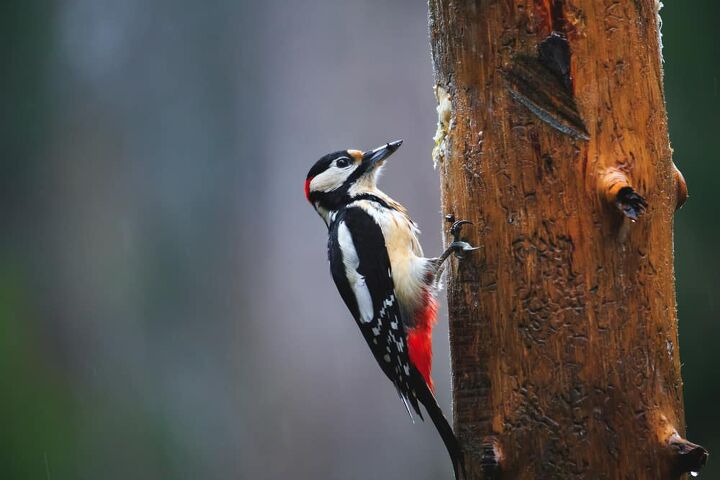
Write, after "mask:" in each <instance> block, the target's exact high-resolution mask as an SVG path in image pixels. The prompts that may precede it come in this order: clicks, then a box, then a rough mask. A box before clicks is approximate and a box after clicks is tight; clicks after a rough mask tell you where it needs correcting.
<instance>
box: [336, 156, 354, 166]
mask: <svg viewBox="0 0 720 480" xmlns="http://www.w3.org/2000/svg"><path fill="white" fill-rule="evenodd" d="M335 165H336V166H337V167H338V168H345V167H347V166H348V165H350V159H348V158H346V157H341V158H338V159H337V162H335Z"/></svg>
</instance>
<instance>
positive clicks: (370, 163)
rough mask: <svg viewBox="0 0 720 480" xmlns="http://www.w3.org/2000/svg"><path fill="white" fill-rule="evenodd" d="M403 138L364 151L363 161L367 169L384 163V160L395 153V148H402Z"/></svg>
mask: <svg viewBox="0 0 720 480" xmlns="http://www.w3.org/2000/svg"><path fill="white" fill-rule="evenodd" d="M402 143H403V141H402V140H395V141H394V142H390V143H386V144H385V145H383V146H382V147H378V148H376V149H375V150H369V151H367V152H364V153H363V156H362V162H363V164H365V165H367V167H366V171H371V170H374V169H375V167H377V166H380V165H382V163H383V160H385V159H386V158H387V157H389V156H390V155H392V154H393V153H395V150H397V149H398V148H400V145H402Z"/></svg>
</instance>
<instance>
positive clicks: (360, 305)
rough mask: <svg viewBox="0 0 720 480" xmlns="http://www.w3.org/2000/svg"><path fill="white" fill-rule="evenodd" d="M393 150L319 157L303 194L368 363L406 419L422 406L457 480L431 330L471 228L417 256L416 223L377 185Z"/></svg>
mask: <svg viewBox="0 0 720 480" xmlns="http://www.w3.org/2000/svg"><path fill="white" fill-rule="evenodd" d="M400 145H402V140H396V141H393V142H388V143H386V144H385V145H383V146H381V147H378V148H375V149H373V150H368V151H364V152H363V151H360V150H354V149H348V150H340V151H336V152H333V153H329V154H327V155H325V156H323V157H322V158H320V159H319V160H318V161H317V162H316V163H315V164H314V165H313V166H312V168H311V169H310V171H309V172H308V174H307V177H306V179H305V197H306V198H307V200H308V201H309V202H310V204H311V205H312V206H313V208H314V209H315V211H316V212H317V213H318V214H319V215H320V217H321V218H322V220H323V221H324V222H325V225H326V226H327V228H328V259H329V262H330V272H331V274H332V278H333V280H334V282H335V285H336V287H337V289H338V291H339V293H340V296H341V297H342V299H343V301H344V302H345V304H346V306H347V307H348V309H349V310H350V313H351V314H352V316H353V318H354V320H355V322H356V323H357V325H358V327H359V328H360V332H361V333H362V335H363V337H364V339H365V341H366V342H367V344H368V346H369V347H370V350H371V351H372V354H373V356H374V357H375V360H376V361H377V363H378V364H379V366H380V368H381V370H382V371H383V372H384V373H385V375H387V377H388V378H389V379H390V381H391V382H392V383H393V385H394V386H395V388H396V389H397V392H398V395H399V396H400V398H401V399H402V401H403V403H404V404H405V408H406V409H407V412H408V414H410V417H411V418H412V415H413V414H412V412H415V413H416V414H417V415H418V417H419V418H420V419H423V415H422V412H421V410H420V406H419V404H422V405H423V406H424V407H425V411H426V412H427V414H428V415H429V416H430V418H431V420H432V422H433V423H434V425H435V428H436V429H437V431H438V432H439V434H440V436H441V438H442V440H443V442H444V444H445V447H446V448H447V451H448V453H449V455H450V459H451V461H452V464H453V471H454V474H455V478H456V479H460V478H463V477H464V476H465V475H464V472H465V463H464V457H463V453H462V450H461V448H460V445H459V443H458V440H457V438H456V436H455V434H454V432H453V430H452V427H450V425H449V424H448V421H447V419H446V418H445V416H444V415H443V412H442V409H441V408H440V406H439V405H438V403H437V400H436V399H435V395H434V392H435V387H434V385H433V381H432V378H431V368H432V329H433V326H434V325H435V323H436V322H437V309H438V303H437V299H436V296H437V292H438V289H439V279H440V277H441V274H442V271H443V268H444V263H445V261H446V260H447V259H448V258H449V257H450V256H451V255H452V254H453V253H455V255H456V256H457V257H458V258H462V257H463V255H464V253H466V252H471V251H473V250H476V249H477V248H475V247H473V246H472V245H470V244H469V243H467V242H465V241H462V240H460V231H461V228H462V226H463V225H464V224H468V223H470V222H468V221H465V220H460V221H457V222H454V224H453V226H452V228H451V233H452V235H453V237H454V241H453V242H452V243H451V244H450V245H449V246H448V248H447V249H446V250H445V251H444V252H443V253H442V255H440V256H439V257H435V258H427V257H425V256H424V255H423V250H422V247H421V245H420V242H419V240H418V235H419V233H420V230H419V228H418V226H417V224H416V223H415V222H414V221H413V220H412V219H411V218H410V215H409V214H408V211H407V209H405V207H403V206H402V205H401V204H400V203H398V202H397V201H395V200H393V199H392V198H391V197H390V196H388V195H387V194H385V193H384V192H382V191H381V190H380V189H379V188H378V186H377V180H378V176H379V175H380V172H381V170H382V168H383V166H384V164H385V161H386V159H387V158H388V157H389V156H390V155H392V154H393V153H394V152H395V151H397V149H398V148H400ZM461 473H462V477H461V476H460V475H461Z"/></svg>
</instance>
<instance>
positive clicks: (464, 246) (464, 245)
mask: <svg viewBox="0 0 720 480" xmlns="http://www.w3.org/2000/svg"><path fill="white" fill-rule="evenodd" d="M449 247H450V248H452V249H453V253H454V254H455V257H457V258H463V257H464V255H463V254H464V253H465V252H474V251H475V250H479V249H480V247H473V246H472V245H470V244H469V243H468V242H463V241H455V242H452V243H451V244H450V245H449Z"/></svg>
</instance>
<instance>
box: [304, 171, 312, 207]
mask: <svg viewBox="0 0 720 480" xmlns="http://www.w3.org/2000/svg"><path fill="white" fill-rule="evenodd" d="M312 179H313V177H309V178H308V179H307V180H305V198H307V201H308V202H309V201H310V182H312Z"/></svg>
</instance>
